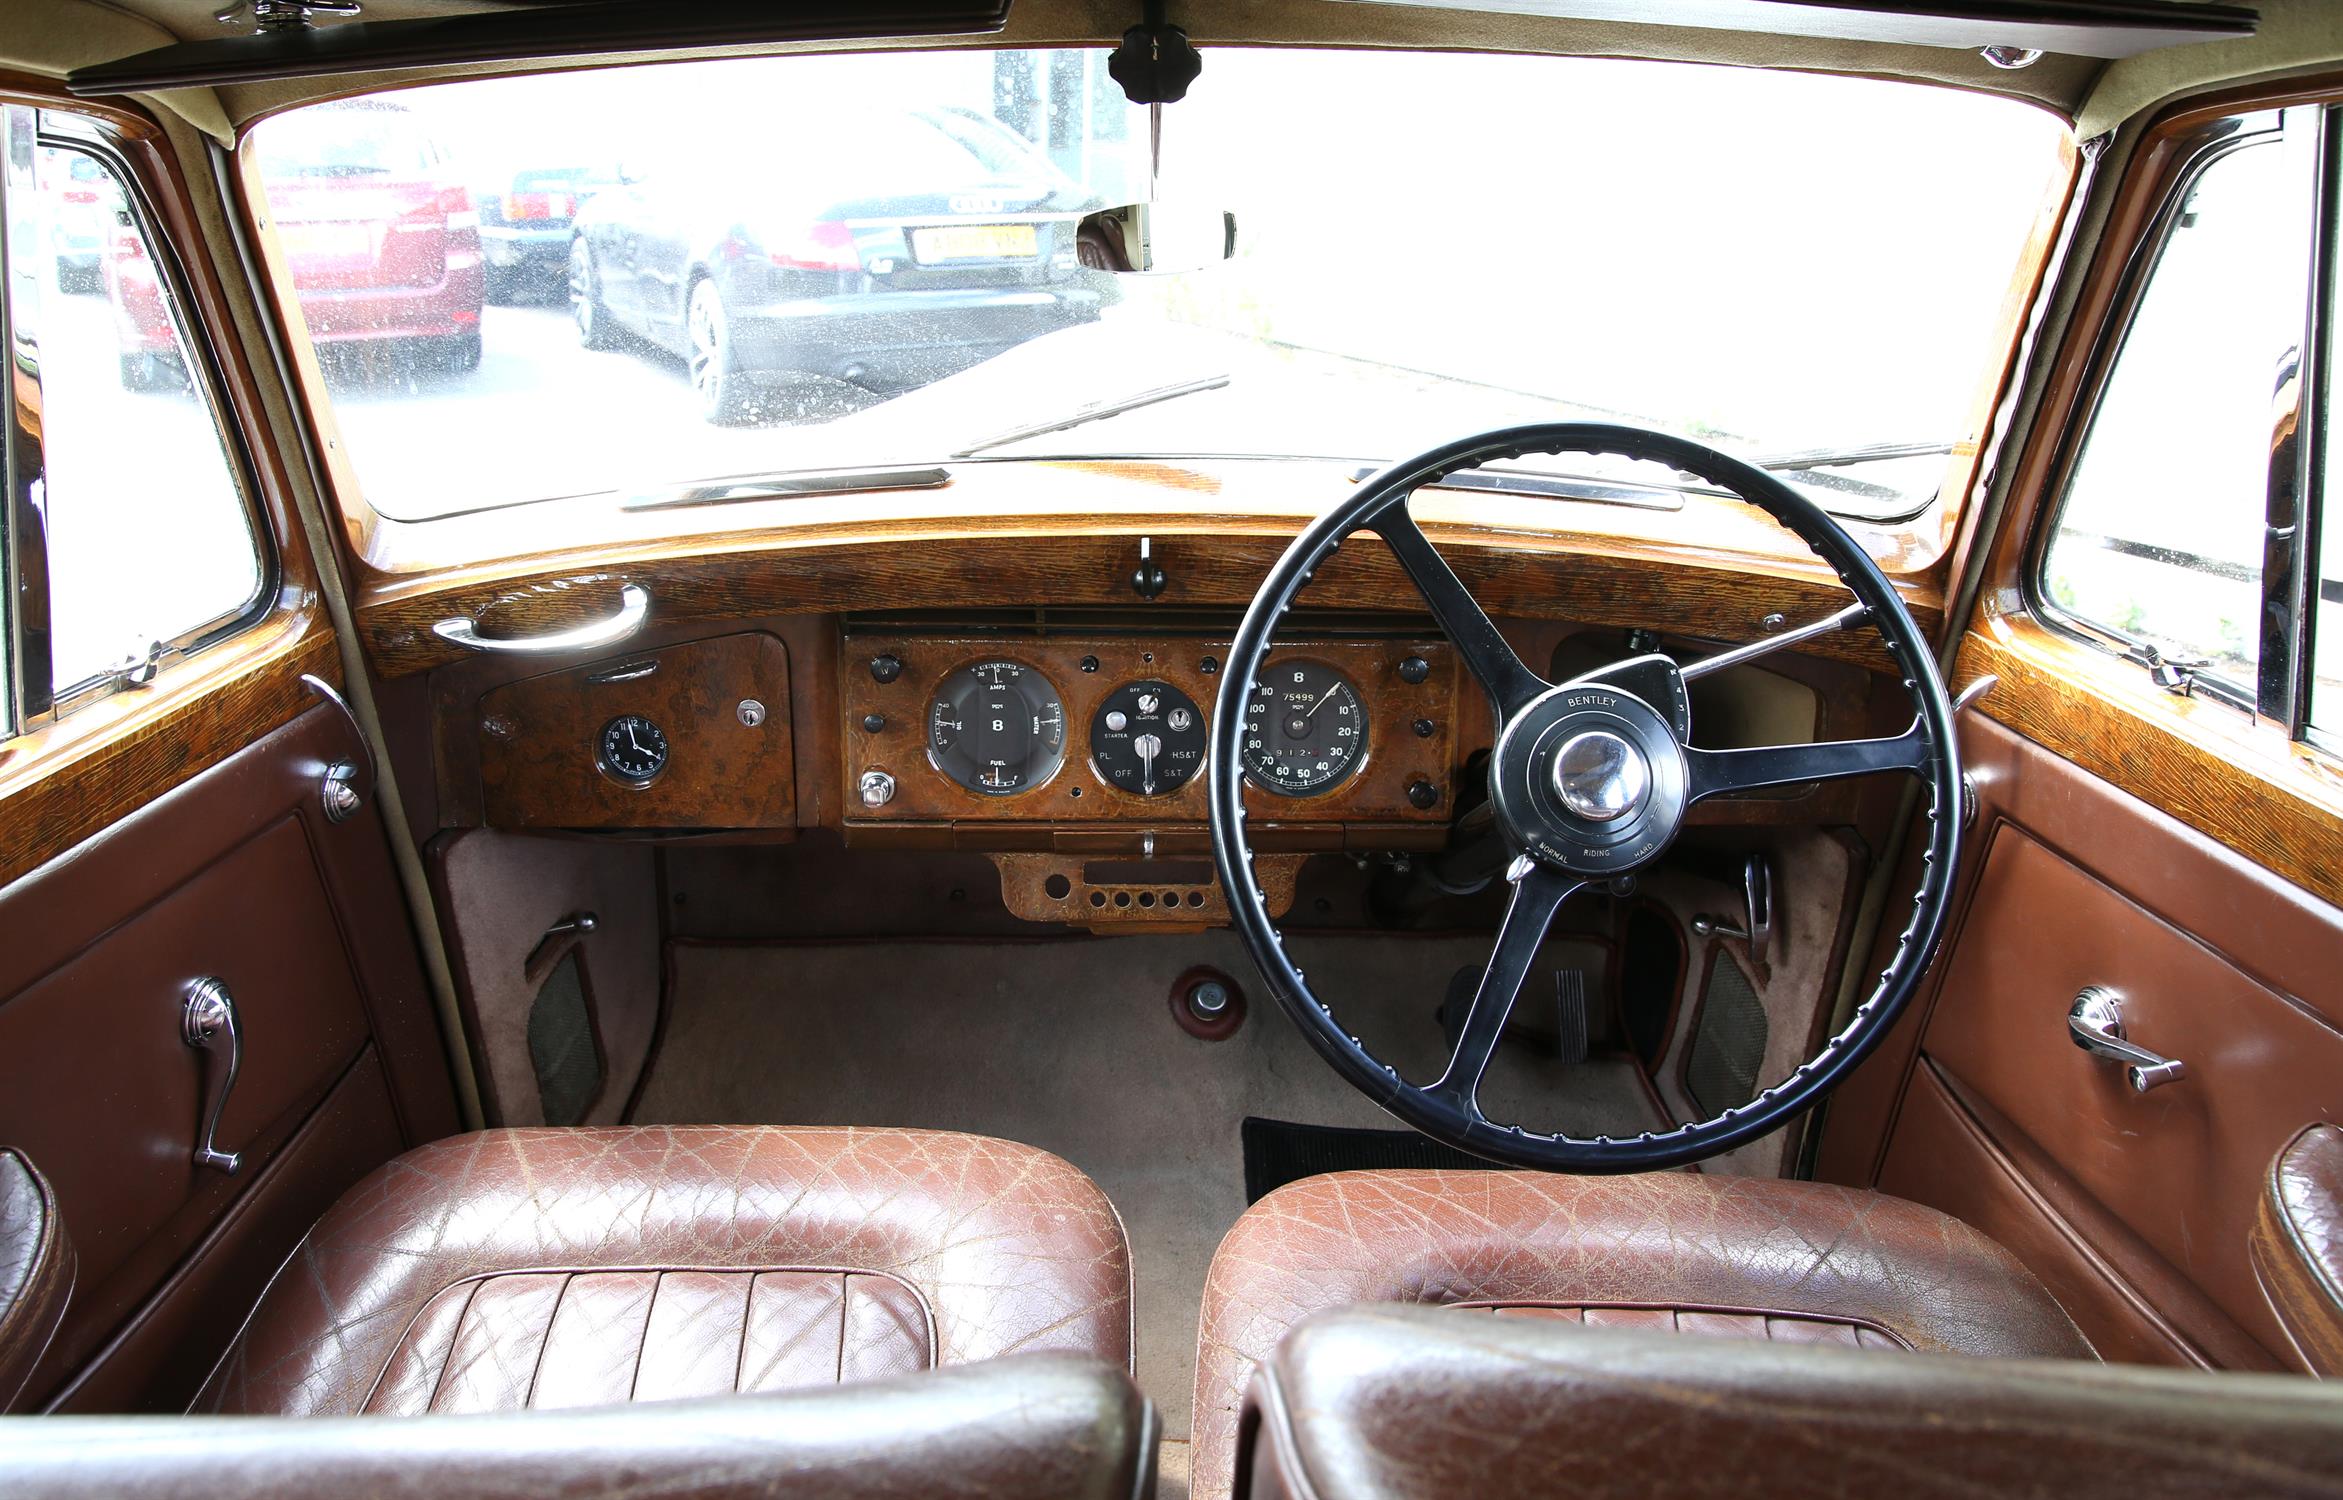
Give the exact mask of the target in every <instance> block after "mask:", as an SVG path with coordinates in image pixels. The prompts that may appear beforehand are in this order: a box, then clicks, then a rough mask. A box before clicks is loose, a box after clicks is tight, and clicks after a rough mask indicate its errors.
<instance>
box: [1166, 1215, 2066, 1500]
mask: <svg viewBox="0 0 2343 1500" xmlns="http://www.w3.org/2000/svg"><path fill="white" fill-rule="evenodd" d="M1380 1302H1418V1303H1440V1304H1463V1305H1465V1306H1467V1307H1471V1308H1487V1309H1491V1310H1494V1311H1496V1312H1499V1313H1512V1314H1522V1315H1528V1316H1535V1317H1541V1318H1549V1319H1550V1318H1566V1319H1570V1320H1572V1321H1577V1322H1584V1323H1589V1324H1597V1325H1612V1326H1624V1327H1632V1328H1640V1329H1647V1330H1654V1331H1669V1332H1684V1333H1699V1334H1712V1335H1718V1336H1722V1337H1728V1338H1739V1339H1745V1340H1758V1339H1762V1340H1769V1341H1773V1342H1789V1343H1821V1344H1839V1345H1845V1346H1849V1347H1868V1348H1877V1349H1915V1350H1929V1351H1945V1352H1953V1353H1963V1354H1982V1355H2002V1356H2026V1355H2031V1356H2040V1357H2045V1358H2073V1359H2088V1358H2091V1347H2090V1345H2089V1344H2087V1343H2085V1342H2084V1340H2083V1337H2082V1335H2081V1334H2080V1333H2079V1332H2077V1331H2076V1329H2075V1326H2074V1323H2073V1322H2072V1321H2071V1320H2070V1319H2069V1318H2068V1317H2067V1316H2066V1314H2065V1313H2064V1312H2063V1311H2061V1310H2060V1308H2059V1306H2058V1304H2057V1302H2055V1301H2054V1300H2052V1298H2051V1296H2050V1294H2049V1292H2047V1291H2046V1290H2044V1289H2043V1287H2042V1285H2041V1283H2039V1282H2037V1281H2036V1280H2035V1279H2034V1278H2033V1276H2032V1275H2031V1274H2030V1273H2028V1272H2027V1271H2026V1269H2025V1268H2024V1267H2022V1266H2020V1265H2019V1264H2018V1263H2017V1262H2016V1261H2015V1260H2014V1259H2012V1258H2011V1256H2010V1254H2009V1252H2007V1251H2005V1250H2003V1249H2002V1248H2001V1247H2000V1246H1998V1245H1995V1244H1994V1243H1993V1242H1992V1241H1990V1240H1988V1239H1986V1238H1985V1237H1984V1236H1983V1235H1981V1234H1979V1233H1977V1232H1976V1231H1975V1230H1973V1229H1971V1228H1969V1227H1968V1226H1967V1225H1965V1224H1963V1223H1961V1222H1960V1221H1959V1220H1957V1219H1951V1218H1947V1217H1946V1216H1944V1215H1943V1214H1940V1213H1937V1212H1935V1211H1934V1210H1932V1209H1926V1208H1922V1207H1920V1206H1919V1205H1918V1204H1914V1203H1907V1202H1904V1201H1903V1200H1901V1199H1896V1198H1889V1197H1884V1196H1882V1195H1880V1194H1877V1193H1863V1192H1856V1191H1853V1190H1851V1189H1847V1188H1839V1187H1832V1186H1828V1185H1825V1184H1820V1183H1808V1182H1783V1181H1778V1180H1774V1179H1765V1178H1748V1177H1725V1176H1713V1175H1700V1174H1693V1173H1666V1174H1653V1175H1649V1176H1641V1177H1562V1176H1549V1175H1544V1174H1537V1173H1527V1172H1339V1173H1334V1174H1332V1175H1329V1176H1323V1177H1312V1178H1307V1179H1305V1180H1303V1181H1301V1182H1297V1183H1293V1184H1291V1185H1289V1186H1287V1187H1284V1188H1280V1189H1279V1190H1278V1191H1276V1192H1274V1193H1271V1194H1270V1195H1269V1196H1268V1197H1266V1198H1263V1199H1262V1200H1261V1201H1260V1202H1259V1203H1257V1204H1255V1205H1253V1207H1252V1208H1250V1209H1248V1210H1246V1212H1245V1214H1244V1215H1243V1217H1241V1218H1239V1219H1238V1220H1237V1223H1236V1226H1235V1227H1234V1228H1233V1229H1231V1230H1230V1231H1229V1232H1228V1236H1227V1238H1225V1239H1223V1240H1222V1241H1221V1244H1220V1250H1219V1252H1218V1253H1217V1254H1216V1255H1214V1256H1213V1259H1212V1270H1211V1273H1210V1275H1209V1276H1208V1277H1207V1279H1206V1281H1205V1286H1204V1318H1203V1328H1202V1333H1201V1337H1200V1342H1199V1346H1198V1350H1197V1361H1196V1406H1195V1418H1194V1426H1193V1429H1192V1431H1191V1434H1190V1440H1191V1443H1192V1445H1193V1446H1192V1449H1191V1454H1190V1457H1191V1484H1192V1486H1193V1489H1192V1493H1193V1494H1194V1495H1195V1496H1196V1497H1197V1500H1219V1497H1222V1496H1225V1495H1227V1494H1228V1493H1229V1486H1230V1483H1231V1480H1232V1477H1233V1474H1234V1463H1235V1458H1234V1454H1235V1445H1236V1435H1237V1419H1238V1412H1239V1408H1240V1407H1241V1405H1242V1403H1243V1400H1244V1393H1245V1387H1246V1383H1247V1382H1248V1381H1249V1380H1251V1379H1252V1376H1253V1371H1254V1369H1255V1367H1256V1366H1257V1365H1258V1364H1259V1363H1260V1362H1261V1361H1262V1360H1264V1359H1266V1358H1268V1356H1269V1353H1270V1351H1271V1350H1273V1349H1275V1348H1276V1347H1277V1343H1278V1340H1279V1339H1281V1338H1282V1337H1284V1335H1285V1332H1286V1330H1287V1329H1288V1328H1289V1327H1291V1326H1292V1325H1293V1324H1295V1323H1296V1322H1298V1321H1300V1320H1301V1319H1302V1318H1303V1317H1305V1316H1306V1315H1308V1314H1310V1313H1312V1312H1316V1311H1318V1310H1319V1309H1322V1308H1332V1307H1346V1306H1350V1305H1353V1304H1357V1303H1380Z"/></svg>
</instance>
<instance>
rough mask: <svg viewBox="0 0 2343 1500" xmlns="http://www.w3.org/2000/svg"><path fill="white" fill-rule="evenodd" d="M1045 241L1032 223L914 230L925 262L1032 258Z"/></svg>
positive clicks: (916, 250) (914, 241) (913, 246)
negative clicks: (1035, 232)
mask: <svg viewBox="0 0 2343 1500" xmlns="http://www.w3.org/2000/svg"><path fill="white" fill-rule="evenodd" d="M1040 248H1041V242H1040V241H1039V240H1038V239H1037V238H1036V237H1035V235H1034V232H1033V226H1032V225H1031V224H946V225H939V226H937V227H936V228H933V229H914V230H913V231H911V253H912V254H914V255H916V256H918V257H919V260H920V263H921V264H922V265H933V264H935V263H936V262H937V261H939V260H1031V259H1033V257H1034V256H1035V255H1036V254H1037V253H1039V251H1040Z"/></svg>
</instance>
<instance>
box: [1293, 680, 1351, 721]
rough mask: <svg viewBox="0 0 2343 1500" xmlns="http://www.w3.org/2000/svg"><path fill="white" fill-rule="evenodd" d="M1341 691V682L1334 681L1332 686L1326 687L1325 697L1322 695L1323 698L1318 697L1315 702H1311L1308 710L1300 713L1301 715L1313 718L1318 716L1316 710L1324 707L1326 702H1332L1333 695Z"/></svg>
mask: <svg viewBox="0 0 2343 1500" xmlns="http://www.w3.org/2000/svg"><path fill="white" fill-rule="evenodd" d="M1341 691H1342V684H1341V683H1339V682H1338V683H1336V684H1335V685H1334V686H1332V687H1330V688H1328V689H1327V690H1326V696H1325V697H1323V698H1320V699H1319V700H1318V701H1317V702H1315V703H1313V704H1311V705H1310V711H1309V712H1308V713H1306V714H1304V715H1302V717H1303V718H1305V719H1315V718H1317V717H1318V710H1319V709H1322V708H1324V707H1325V706H1326V705H1327V704H1329V703H1332V702H1333V701H1334V695H1335V694H1336V693H1339V692H1341Z"/></svg>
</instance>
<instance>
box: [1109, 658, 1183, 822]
mask: <svg viewBox="0 0 2343 1500" xmlns="http://www.w3.org/2000/svg"><path fill="white" fill-rule="evenodd" d="M1090 763H1091V766H1092V767H1093V768H1094V769H1095V770H1096V771H1097V772H1098V779H1099V780H1101V781H1104V782H1106V783H1107V784H1108V785H1110V786H1114V787H1117V788H1120V789H1121V790H1123V791H1126V792H1131V793H1134V794H1136V795H1138V796H1141V797H1165V796H1169V795H1170V794H1171V793H1173V792H1176V791H1178V790H1179V789H1180V788H1181V787H1183V786H1186V785H1187V784H1188V780H1189V778H1190V777H1192V776H1194V775H1195V774H1196V773H1197V771H1199V770H1201V769H1202V768H1203V765H1204V714H1203V711H1202V710H1201V709H1199V708H1197V707H1196V700H1195V699H1193V698H1191V697H1189V696H1188V695H1187V694H1186V693H1183V692H1181V691H1180V690H1179V689H1178V688H1176V687H1173V686H1172V685H1171V684H1170V683H1168V682H1157V681H1152V680H1148V681H1141V682H1126V683H1124V684H1123V685H1122V686H1121V687H1119V688H1116V689H1115V690H1114V691H1113V692H1111V693H1109V694H1107V696H1106V701H1105V702H1103V703H1101V704H1099V705H1098V712H1097V713H1095V714H1093V715H1092V716H1091V719H1090Z"/></svg>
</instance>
